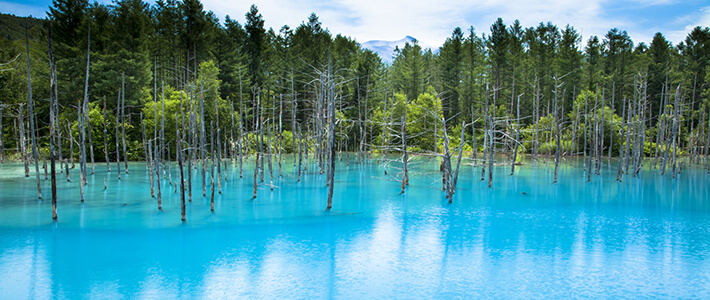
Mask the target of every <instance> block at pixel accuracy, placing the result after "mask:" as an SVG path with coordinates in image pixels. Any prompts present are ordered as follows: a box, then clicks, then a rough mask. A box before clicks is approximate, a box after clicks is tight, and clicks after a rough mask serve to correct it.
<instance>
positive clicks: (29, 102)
mask: <svg viewBox="0 0 710 300" xmlns="http://www.w3.org/2000/svg"><path fill="white" fill-rule="evenodd" d="M25 42H26V46H27V113H28V114H29V120H28V121H29V123H30V137H31V138H32V159H34V163H35V176H36V177H37V198H38V199H42V186H41V184H40V178H39V177H40V176H39V159H38V157H37V137H36V133H35V114H34V105H33V103H32V80H31V79H30V36H29V34H28V33H27V27H25ZM23 127H24V126H23ZM0 135H2V131H0Z"/></svg>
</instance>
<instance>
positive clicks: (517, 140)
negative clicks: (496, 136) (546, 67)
mask: <svg viewBox="0 0 710 300" xmlns="http://www.w3.org/2000/svg"><path fill="white" fill-rule="evenodd" d="M521 96H523V94H520V95H518V113H517V115H518V117H517V123H518V128H517V130H516V131H515V151H514V152H513V163H511V164H510V175H511V176H512V175H513V174H515V162H516V160H517V159H518V147H519V146H520V124H521V120H520V97H521ZM471 111H473V107H472V109H471ZM472 116H473V115H472ZM471 125H472V126H473V122H471ZM461 128H463V127H461ZM473 139H474V140H475V139H476V136H475V135H474V136H473ZM474 151H475V149H474Z"/></svg>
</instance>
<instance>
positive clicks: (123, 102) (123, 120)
mask: <svg viewBox="0 0 710 300" xmlns="http://www.w3.org/2000/svg"><path fill="white" fill-rule="evenodd" d="M121 138H122V140H123V163H124V164H125V165H124V166H125V167H126V174H128V151H126V87H125V73H121Z"/></svg>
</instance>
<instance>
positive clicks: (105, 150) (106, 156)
mask: <svg viewBox="0 0 710 300" xmlns="http://www.w3.org/2000/svg"><path fill="white" fill-rule="evenodd" d="M104 159H105V160H106V170H107V171H108V172H111V160H110V159H109V158H108V130H107V126H106V96H104Z"/></svg>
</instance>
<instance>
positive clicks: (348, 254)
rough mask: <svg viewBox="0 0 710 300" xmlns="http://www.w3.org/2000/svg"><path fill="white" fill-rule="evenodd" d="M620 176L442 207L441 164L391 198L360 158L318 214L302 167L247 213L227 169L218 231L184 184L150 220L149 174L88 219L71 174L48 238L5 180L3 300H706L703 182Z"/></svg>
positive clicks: (502, 183) (38, 211)
mask: <svg viewBox="0 0 710 300" xmlns="http://www.w3.org/2000/svg"><path fill="white" fill-rule="evenodd" d="M612 165H613V166H615V164H614V163H612ZM77 166H78V165H77ZM613 166H612V167H609V166H607V164H606V163H605V164H604V167H603V170H602V173H603V174H602V176H593V177H592V181H591V182H586V178H584V177H583V176H584V173H583V171H582V168H581V166H579V165H575V164H571V165H568V164H565V165H563V166H562V169H561V171H560V172H561V173H560V180H559V183H557V184H552V179H553V174H552V170H553V167H554V166H553V165H552V164H549V163H548V164H546V165H544V164H539V165H535V166H532V165H531V166H523V167H519V168H518V169H517V171H516V175H515V176H508V174H509V172H510V169H509V166H506V167H502V166H501V167H495V170H494V174H495V175H494V181H493V187H492V188H488V187H487V182H483V181H480V168H473V167H471V166H464V167H462V173H461V175H460V178H459V184H458V190H457V193H456V195H455V196H454V201H453V203H452V204H448V203H447V201H446V200H445V199H444V194H443V193H442V191H441V190H440V188H441V181H440V180H441V179H440V174H439V173H438V172H437V170H438V163H437V162H436V161H435V160H431V161H429V160H428V159H426V158H415V159H414V162H413V164H412V165H410V169H411V170H412V174H411V175H410V177H411V179H410V186H409V187H408V189H407V191H406V193H404V194H400V193H399V192H400V183H399V182H396V181H393V179H394V178H393V177H391V176H388V175H384V174H383V171H382V166H381V165H378V164H377V162H376V161H373V162H368V163H366V164H357V163H356V162H355V161H354V158H353V160H352V161H351V163H350V166H346V165H345V163H343V162H340V163H339V164H338V166H337V167H336V179H335V180H336V181H335V190H334V201H333V209H332V210H331V211H330V212H327V211H325V210H324V209H325V206H326V195H327V188H326V187H325V177H324V176H322V175H318V174H317V172H316V171H315V170H316V166H315V165H313V164H310V165H309V166H308V173H307V174H305V175H304V176H303V177H302V180H301V182H296V177H295V174H294V172H293V167H292V163H290V162H289V163H285V164H284V171H283V173H284V174H283V177H281V178H279V179H277V180H275V181H274V185H275V186H276V187H275V188H274V190H273V191H270V189H269V187H268V186H264V185H262V186H261V187H260V189H259V195H258V197H257V199H254V200H252V199H251V195H252V176H253V163H252V164H248V165H246V168H245V170H244V178H243V179H239V178H238V176H237V175H236V173H235V172H236V171H235V170H234V169H233V168H232V166H231V165H230V166H229V167H228V170H227V177H228V180H227V181H226V182H223V186H222V189H223V193H222V195H219V194H217V192H215V194H216V195H215V202H216V206H215V213H210V209H209V208H210V203H209V189H207V192H208V197H204V198H203V197H202V193H201V178H200V177H199V173H198V172H195V173H194V175H193V180H194V182H195V183H196V185H195V186H194V187H193V189H194V192H193V197H194V199H193V202H192V203H188V205H187V222H186V223H182V222H181V221H180V208H179V207H180V206H179V201H180V200H179V197H178V194H175V193H174V189H173V187H172V186H169V185H167V184H168V180H163V187H164V191H163V198H164V199H163V211H158V209H157V203H156V201H155V199H153V198H151V197H150V189H149V183H148V176H147V174H146V172H145V165H144V164H141V163H132V164H130V174H128V175H125V174H123V175H122V179H123V180H122V181H120V182H119V181H117V180H116V168H115V164H113V165H112V169H113V172H112V173H108V174H107V173H106V168H105V164H97V165H96V174H95V175H93V176H90V178H89V186H88V188H87V191H86V202H85V203H83V204H82V203H81V202H80V198H79V186H78V180H79V179H78V168H77V169H74V170H72V171H71V174H72V180H73V182H71V183H68V182H66V181H65V180H64V177H63V174H62V175H61V176H59V177H58V191H59V195H60V196H59V204H58V215H59V220H58V222H53V221H52V219H51V204H50V200H48V199H49V197H50V194H49V181H44V180H43V182H42V187H43V195H44V196H45V198H46V199H45V200H43V201H40V200H37V199H36V182H35V179H34V173H32V176H31V177H29V178H25V177H24V176H23V175H24V174H23V168H22V166H21V165H19V164H8V163H6V164H3V165H0V299H24V298H38V299H44V298H59V299H79V298H130V299H134V298H153V299H156V298H157V299H170V298H182V299H194V298H287V299H293V298H296V299H323V298H339V299H369V298H379V299H398V298H406V299H411V298H416V299H421V298H497V299H501V298H705V299H708V298H710V188H709V185H708V182H709V180H708V179H709V178H710V177H709V176H708V175H707V174H705V172H704V171H701V170H692V169H689V170H683V173H682V174H680V175H679V178H677V179H672V178H671V177H670V176H669V175H668V174H667V175H666V176H660V175H657V172H655V171H650V170H644V171H642V174H641V177H640V178H624V181H623V182H622V183H617V182H616V181H615V178H616V169H615V168H614V167H613ZM397 167H399V166H398V165H397V164H393V165H391V166H390V174H393V173H396V172H397V170H396V168H397ZM122 169H123V166H122ZM275 170H277V168H275ZM32 171H33V172H34V169H32ZM172 171H173V173H175V171H176V170H175V168H174V167H173V170H172ZM104 177H106V178H107V181H108V189H107V190H104V189H103V179H104ZM42 178H44V176H42ZM172 178H173V180H175V178H176V175H173V176H172ZM268 180H269V179H268V174H266V178H265V181H266V182H268ZM208 181H209V179H208ZM166 186H167V187H169V191H167V188H165V187H166Z"/></svg>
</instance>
